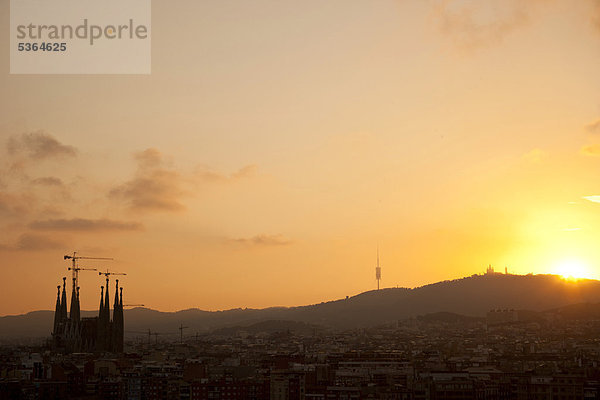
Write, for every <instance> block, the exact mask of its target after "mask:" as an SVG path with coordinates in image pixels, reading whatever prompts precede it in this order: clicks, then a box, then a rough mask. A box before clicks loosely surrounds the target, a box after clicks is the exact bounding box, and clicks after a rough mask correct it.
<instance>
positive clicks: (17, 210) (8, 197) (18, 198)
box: [0, 192, 35, 217]
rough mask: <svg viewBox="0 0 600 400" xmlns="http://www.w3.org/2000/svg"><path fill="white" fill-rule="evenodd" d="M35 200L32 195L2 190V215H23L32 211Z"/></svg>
mask: <svg viewBox="0 0 600 400" xmlns="http://www.w3.org/2000/svg"><path fill="white" fill-rule="evenodd" d="M34 202H35V200H34V198H33V197H32V196H30V195H25V194H19V195H15V194H11V193H6V192H0V217H23V216H25V215H27V214H29V213H30V212H31V211H32V209H33V207H34Z"/></svg>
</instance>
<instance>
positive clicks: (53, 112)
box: [0, 0, 600, 315]
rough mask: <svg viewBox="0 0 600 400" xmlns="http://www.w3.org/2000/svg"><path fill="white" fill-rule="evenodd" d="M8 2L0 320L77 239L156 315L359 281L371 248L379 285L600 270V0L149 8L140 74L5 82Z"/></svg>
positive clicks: (371, 274) (88, 301) (26, 299)
mask: <svg viewBox="0 0 600 400" xmlns="http://www.w3.org/2000/svg"><path fill="white" fill-rule="evenodd" d="M0 15H1V16H2V26H3V27H5V28H4V29H2V33H1V36H0V54H1V56H0V60H1V61H2V63H1V69H2V71H1V74H0V88H1V91H0V266H1V273H2V284H1V290H0V315H4V314H17V313H23V312H28V311H32V310H37V309H52V308H53V307H54V302H55V296H56V285H58V284H59V283H60V282H61V281H62V276H69V275H68V271H67V267H68V266H69V263H68V262H67V261H64V260H63V255H65V254H68V253H72V252H73V251H78V252H80V254H81V255H86V256H99V257H114V258H115V261H113V262H89V263H83V262H82V263H81V265H82V266H91V267H97V268H109V269H111V270H114V271H119V272H126V273H127V274H128V275H127V276H126V277H123V279H122V280H121V283H122V286H124V288H125V289H124V297H125V303H128V304H134V303H143V304H145V305H146V306H147V307H151V308H154V309H159V310H163V311H174V310H179V309H185V308H191V307H198V308H201V309H206V310H219V309H228V308H235V307H268V306H292V305H303V304H310V303H318V302H321V301H327V300H333V299H338V298H342V297H345V296H347V295H354V294H358V293H360V292H363V291H366V290H372V289H374V288H375V287H376V281H375V261H376V259H375V257H376V248H377V246H378V245H379V249H380V255H381V256H380V257H381V264H382V275H383V277H382V283H381V284H382V286H383V287H396V286H401V287H402V286H405V287H414V286H420V285H423V284H427V283H432V282H437V281H440V280H445V279H453V278H459V277H463V276H468V275H471V274H474V273H482V272H484V271H485V268H486V266H487V265H488V264H492V266H494V267H495V268H496V269H497V270H501V271H504V267H505V266H506V267H508V270H509V272H513V273H519V274H526V273H530V272H532V273H564V274H568V270H569V268H572V269H573V271H574V272H573V275H578V276H585V277H591V278H600V242H599V240H600V1H598V0H582V1H568V0H538V1H527V2H525V1H521V0H491V1H486V2H480V1H418V0H413V1H409V0H406V1H400V0H398V1H384V0H381V1H369V0H331V1H326V2H324V1H320V0H308V1H307V0H304V1H281V0H271V1H262V0H260V1H259V0H253V1H242V0H236V1H230V0H219V1H198V0H177V1H175V2H167V1H154V2H153V3H152V16H153V18H152V74H151V75H132V76H125V75H90V76H85V75H65V76H53V75H10V74H9V60H8V54H9V53H8V42H9V40H8V34H9V32H8V28H7V27H8V24H9V2H8V1H7V0H1V1H0ZM565 271H566V272H565ZM80 280H81V287H82V288H81V297H82V299H81V300H82V308H83V309H95V308H97V306H98V303H99V296H100V290H99V286H100V285H101V284H102V279H101V278H100V277H99V276H98V275H97V273H92V272H86V273H84V272H82V273H81V276H80ZM113 290H114V289H113V287H112V284H111V294H112V293H113Z"/></svg>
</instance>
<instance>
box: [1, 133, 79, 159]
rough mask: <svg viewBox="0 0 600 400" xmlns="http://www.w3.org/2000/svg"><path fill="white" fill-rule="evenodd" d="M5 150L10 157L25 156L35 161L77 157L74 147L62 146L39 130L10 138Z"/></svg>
mask: <svg viewBox="0 0 600 400" xmlns="http://www.w3.org/2000/svg"><path fill="white" fill-rule="evenodd" d="M7 150H8V153H9V154H11V155H19V154H25V155H27V156H28V157H29V158H32V159H36V160H40V159H44V158H52V157H75V156H76V155H77V149H76V148H75V147H73V146H68V145H64V144H62V143H60V142H59V141H58V140H56V139H55V138H54V137H53V136H52V135H50V134H48V133H46V132H44V131H41V130H40V131H36V132H31V133H23V134H21V135H18V136H13V137H11V138H10V139H9V140H8V144H7Z"/></svg>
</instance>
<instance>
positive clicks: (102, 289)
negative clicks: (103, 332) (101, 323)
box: [98, 286, 104, 320]
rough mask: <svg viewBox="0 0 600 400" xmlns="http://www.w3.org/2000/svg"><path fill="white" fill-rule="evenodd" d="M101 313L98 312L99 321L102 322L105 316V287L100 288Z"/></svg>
mask: <svg viewBox="0 0 600 400" xmlns="http://www.w3.org/2000/svg"><path fill="white" fill-rule="evenodd" d="M100 290H101V291H100V311H99V312H98V319H100V320H102V316H103V315H104V286H100Z"/></svg>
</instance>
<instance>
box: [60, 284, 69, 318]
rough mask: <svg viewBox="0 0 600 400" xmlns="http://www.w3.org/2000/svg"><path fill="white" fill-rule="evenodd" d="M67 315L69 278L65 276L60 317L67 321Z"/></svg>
mask: <svg viewBox="0 0 600 400" xmlns="http://www.w3.org/2000/svg"><path fill="white" fill-rule="evenodd" d="M67 318H68V316H67V278H66V277H63V290H62V296H61V298H60V319H61V321H66V320H67Z"/></svg>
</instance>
